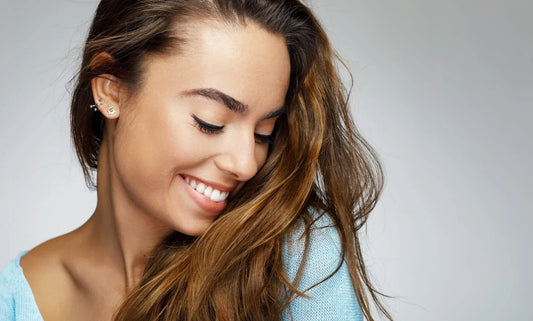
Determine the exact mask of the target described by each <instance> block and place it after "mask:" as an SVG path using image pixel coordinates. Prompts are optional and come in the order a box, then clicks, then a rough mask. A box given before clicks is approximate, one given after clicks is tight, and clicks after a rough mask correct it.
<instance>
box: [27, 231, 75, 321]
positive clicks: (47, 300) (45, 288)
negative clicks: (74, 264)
mask: <svg viewBox="0 0 533 321" xmlns="http://www.w3.org/2000/svg"><path fill="white" fill-rule="evenodd" d="M74 241H75V239H74V238H73V236H72V233H68V234H65V235H62V236H59V237H56V238H53V239H51V240H48V241H46V242H44V243H42V244H40V245H38V246H36V247H35V248H33V249H32V250H30V251H29V252H28V253H26V254H25V255H24V256H23V257H22V258H21V260H20V266H21V267H22V270H23V272H24V276H25V277H26V280H27V281H28V284H29V285H30V288H31V290H32V292H33V296H34V298H35V302H36V303H37V307H38V308H39V311H40V312H41V314H42V316H43V318H44V319H45V320H60V319H61V318H60V317H59V316H60V315H64V311H61V309H63V307H65V306H68V302H72V298H73V297H74V296H75V293H76V285H75V282H73V279H72V277H71V276H70V274H69V271H68V269H67V267H66V264H65V261H66V258H67V257H68V255H69V253H70V252H71V249H72V242H74ZM58 302H62V304H58ZM65 303H66V304H67V305H65Z"/></svg>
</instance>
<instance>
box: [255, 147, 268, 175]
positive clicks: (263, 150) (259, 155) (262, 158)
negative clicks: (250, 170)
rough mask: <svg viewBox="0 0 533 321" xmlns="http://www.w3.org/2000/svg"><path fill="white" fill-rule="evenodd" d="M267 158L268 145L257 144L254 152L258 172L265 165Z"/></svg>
mask: <svg viewBox="0 0 533 321" xmlns="http://www.w3.org/2000/svg"><path fill="white" fill-rule="evenodd" d="M267 157H268V145H266V144H259V145H257V147H256V150H255V159H256V160H257V169H258V170H260V169H261V168H262V167H263V165H265V162H266V159H267Z"/></svg>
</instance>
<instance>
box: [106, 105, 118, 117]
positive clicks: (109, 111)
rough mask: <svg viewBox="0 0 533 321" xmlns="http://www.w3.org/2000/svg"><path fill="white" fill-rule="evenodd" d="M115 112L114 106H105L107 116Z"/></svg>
mask: <svg viewBox="0 0 533 321" xmlns="http://www.w3.org/2000/svg"><path fill="white" fill-rule="evenodd" d="M116 113H117V111H116V110H115V108H113V106H108V107H107V114H108V115H109V116H113V115H115V114H116Z"/></svg>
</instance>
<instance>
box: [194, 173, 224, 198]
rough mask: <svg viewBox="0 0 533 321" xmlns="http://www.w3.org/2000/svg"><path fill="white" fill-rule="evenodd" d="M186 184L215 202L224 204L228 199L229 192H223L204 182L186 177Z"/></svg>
mask: <svg viewBox="0 0 533 321" xmlns="http://www.w3.org/2000/svg"><path fill="white" fill-rule="evenodd" d="M185 182H186V183H187V184H189V186H190V187H192V188H193V189H194V190H195V191H196V192H198V193H200V194H202V195H204V196H206V197H209V198H210V199H211V200H212V201H213V202H223V201H225V200H226V198H228V195H229V192H221V191H219V190H218V189H216V188H213V187H211V186H209V185H206V184H204V183H202V182H196V180H194V179H191V178H189V177H185Z"/></svg>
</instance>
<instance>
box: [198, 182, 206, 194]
mask: <svg viewBox="0 0 533 321" xmlns="http://www.w3.org/2000/svg"><path fill="white" fill-rule="evenodd" d="M196 190H197V191H198V193H202V194H203V193H204V191H205V184H204V183H200V184H198V186H196Z"/></svg>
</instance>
